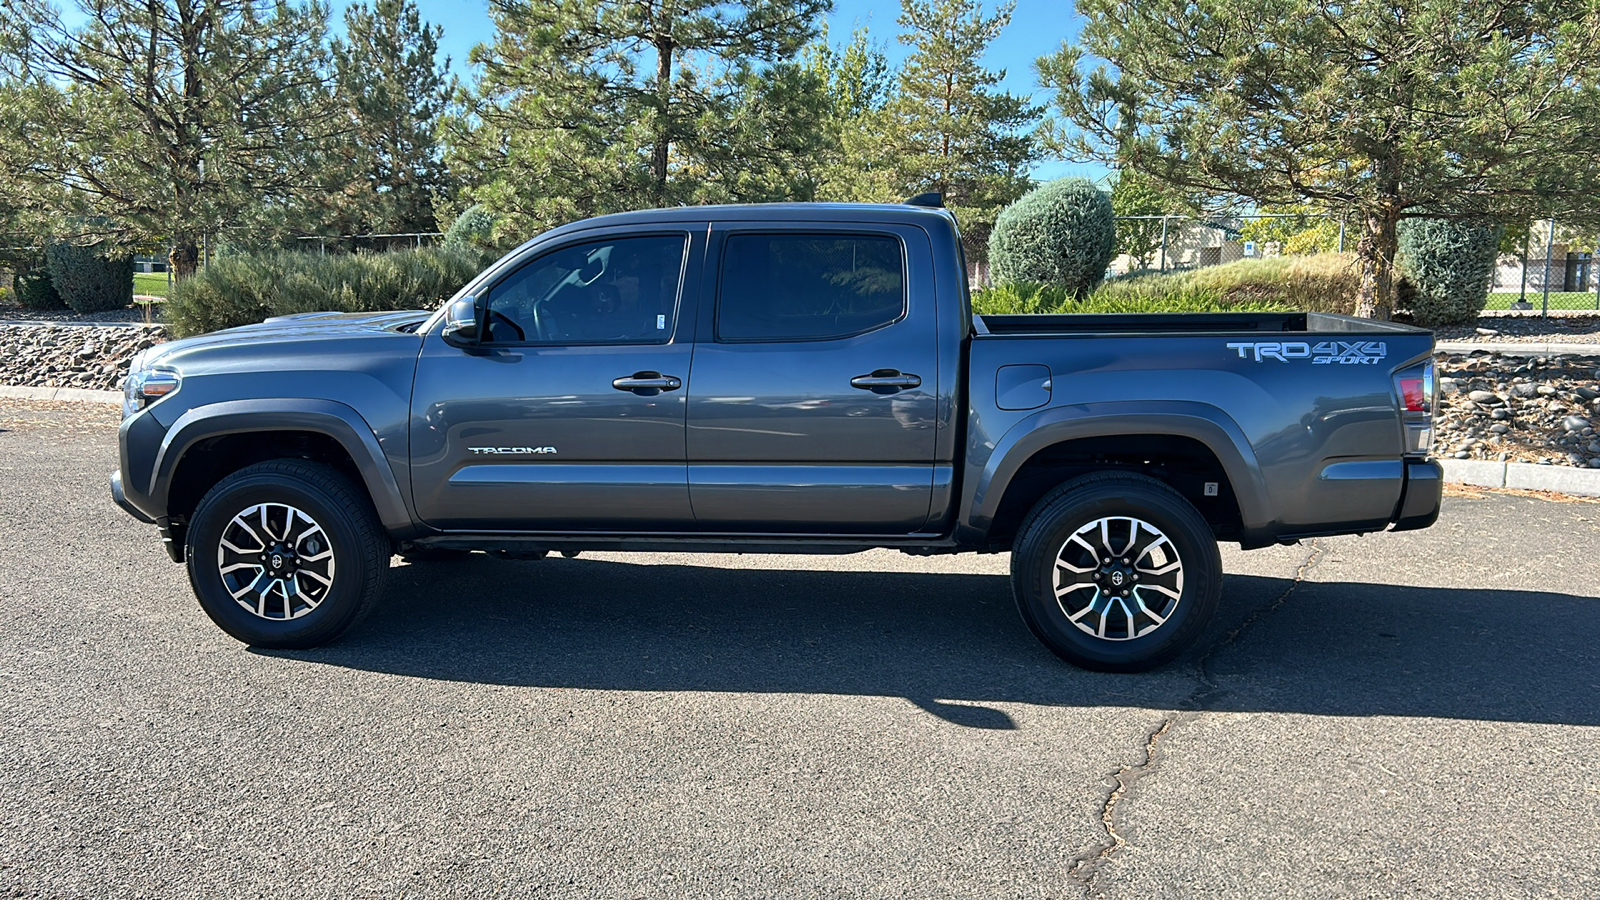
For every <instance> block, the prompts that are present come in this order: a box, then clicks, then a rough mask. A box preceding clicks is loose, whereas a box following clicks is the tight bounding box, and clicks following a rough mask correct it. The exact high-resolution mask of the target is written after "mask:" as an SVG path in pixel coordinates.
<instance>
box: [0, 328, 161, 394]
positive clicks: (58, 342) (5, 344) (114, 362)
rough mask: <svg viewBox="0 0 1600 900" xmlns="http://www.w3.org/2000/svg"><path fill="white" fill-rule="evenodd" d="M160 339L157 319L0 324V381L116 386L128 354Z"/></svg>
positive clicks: (106, 388)
mask: <svg viewBox="0 0 1600 900" xmlns="http://www.w3.org/2000/svg"><path fill="white" fill-rule="evenodd" d="M166 339H167V336H166V329H164V328H162V327H161V326H160V325H134V326H116V325H60V324H54V323H48V322H41V323H40V324H37V325H0V362H3V363H4V365H0V385H20V386H24V387H74V388H87V389H89V390H100V391H115V390H120V389H121V387H122V379H123V378H124V377H126V375H127V373H128V363H130V362H131V361H132V360H133V356H134V354H136V353H138V352H139V351H140V350H144V349H146V348H148V347H153V346H155V345H156V344H157V343H159V342H161V341H164V340H166Z"/></svg>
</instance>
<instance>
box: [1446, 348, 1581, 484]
mask: <svg viewBox="0 0 1600 900" xmlns="http://www.w3.org/2000/svg"><path fill="white" fill-rule="evenodd" d="M1597 365H1600V359H1596V358H1593V357H1572V356H1553V357H1531V358H1530V357H1522V356H1501V355H1498V354H1490V353H1481V352H1479V353H1473V354H1472V355H1470V356H1467V357H1459V356H1458V357H1444V358H1442V359H1441V361H1440V366H1439V375H1440V378H1439V414H1438V416H1437V417H1436V419H1435V433H1434V453H1435V454H1436V455H1438V456H1442V457H1445V458H1454V459H1483V460H1496V461H1510V462H1531V463H1543V464H1546V465H1568V466H1579V467H1590V468H1596V469H1600V438H1597V436H1596V434H1595V428H1594V423H1595V422H1597V421H1600V369H1597V368H1596V366H1597Z"/></svg>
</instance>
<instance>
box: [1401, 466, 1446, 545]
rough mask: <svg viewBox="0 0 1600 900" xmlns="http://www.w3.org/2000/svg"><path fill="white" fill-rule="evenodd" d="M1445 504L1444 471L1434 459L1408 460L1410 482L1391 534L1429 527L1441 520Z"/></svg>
mask: <svg viewBox="0 0 1600 900" xmlns="http://www.w3.org/2000/svg"><path fill="white" fill-rule="evenodd" d="M1443 503H1444V469H1443V467H1441V466H1440V465H1439V464H1438V463H1436V462H1434V461H1433V460H1431V459H1427V460H1406V483H1405V487H1404V488H1402V489H1401V492H1400V505H1399V506H1398V507H1397V509H1398V510H1399V513H1398V515H1397V516H1396V517H1395V520H1394V527H1393V528H1391V529H1389V530H1390V531H1412V530H1415V529H1418V528H1427V527H1428V526H1429V525H1432V524H1433V523H1434V522H1437V521H1438V520H1439V507H1440V506H1441V505H1442V504H1443Z"/></svg>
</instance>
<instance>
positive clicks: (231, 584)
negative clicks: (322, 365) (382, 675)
mask: <svg viewBox="0 0 1600 900" xmlns="http://www.w3.org/2000/svg"><path fill="white" fill-rule="evenodd" d="M252 538H254V540H252ZM224 541H226V543H224ZM258 544H259V546H257V545H258ZM280 548H281V552H273V551H274V550H279V549H280ZM185 549H186V550H187V553H186V557H187V565H188V570H189V584H190V586H192V587H193V588H194V593H195V597H197V598H198V599H199V600H200V608H201V609H203V610H205V613H206V615H208V616H210V617H211V621H213V622H215V623H217V626H218V627H219V628H221V629H222V630H223V631H226V632H227V633H228V634H230V635H233V636H234V637H235V638H238V639H239V640H241V641H243V642H245V643H246V644H251V645H253V646H257V647H271V648H278V649H295V650H299V649H305V648H309V647H316V646H320V645H322V644H325V643H327V642H329V641H331V640H333V639H335V638H337V637H338V636H339V635H341V634H343V633H344V632H345V631H346V630H348V629H349V628H350V627H351V626H352V625H354V624H355V623H356V622H358V621H360V620H361V618H362V617H363V616H365V615H366V614H367V613H368V612H369V611H370V610H371V609H372V606H373V604H374V603H376V602H377V598H378V596H379V594H380V593H381V592H382V588H383V578H384V576H385V575H386V574H387V572H388V570H389V557H390V555H391V552H390V551H391V545H390V543H389V537H388V535H387V534H386V533H384V531H383V528H382V526H381V525H380V524H379V523H378V517H377V513H376V512H375V511H374V510H373V508H372V501H371V499H370V498H369V497H368V496H367V494H366V493H365V491H363V490H361V489H359V488H357V487H356V486H355V485H353V484H351V482H350V480H349V479H348V478H345V477H344V476H343V475H341V474H339V473H338V472H336V471H334V470H333V469H332V468H329V467H328V466H325V465H322V464H321V463H315V462H309V461H306V460H300V459H279V460H272V461H269V462H264V463H257V464H256V465H253V466H248V467H246V468H244V469H240V470H239V471H237V472H235V473H233V474H232V475H229V476H228V477H226V478H224V479H222V481H220V482H218V483H217V485H216V486H215V487H213V488H212V489H211V490H210V491H208V492H207V493H206V495H205V497H204V498H202V499H201V501H200V505H199V506H198V507H196V509H195V513H194V516H193V517H192V518H191V519H190V522H189V529H188V536H187V546H186V548H185ZM236 594H237V595H238V597H237V599H236V596H235V595H236Z"/></svg>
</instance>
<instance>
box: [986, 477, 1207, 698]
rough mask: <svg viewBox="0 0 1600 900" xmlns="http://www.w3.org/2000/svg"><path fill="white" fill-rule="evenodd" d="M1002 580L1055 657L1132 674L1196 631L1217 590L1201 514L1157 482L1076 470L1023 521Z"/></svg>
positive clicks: (1169, 654)
mask: <svg viewBox="0 0 1600 900" xmlns="http://www.w3.org/2000/svg"><path fill="white" fill-rule="evenodd" d="M1011 586H1012V592H1013V594H1014V595H1015V597H1016V600H1017V608H1018V610H1019V611H1020V612H1021V613H1022V618H1023V621H1025V622H1026V623H1027V625H1028V628H1029V629H1030V630H1031V631H1032V632H1033V633H1034V635H1035V636H1037V637H1038V638H1039V640H1040V641H1042V642H1043V643H1044V645H1045V646H1046V647H1049V648H1050V650H1051V651H1053V652H1054V653H1055V654H1056V655H1057V656H1060V657H1061V658H1062V659H1065V660H1066V661H1068V662H1070V663H1072V664H1074V665H1077V666H1081V667H1083V668H1085V669H1095V670H1098V671H1103V672H1140V671H1144V670H1146V669H1152V668H1155V667H1156V666H1159V665H1161V664H1162V663H1165V662H1167V661H1168V660H1170V659H1172V658H1173V657H1175V656H1177V655H1178V654H1179V653H1181V652H1182V651H1183V650H1184V649H1185V648H1186V647H1188V646H1189V645H1190V644H1192V643H1193V642H1194V640H1195V639H1196V638H1197V637H1199V635H1200V631H1201V630H1202V629H1203V628H1204V627H1205V624H1206V622H1207V621H1209V620H1210V618H1211V615H1212V613H1213V612H1214V611H1215V610H1216V606H1217V602H1218V599H1219V598H1220V597H1221V593H1222V557H1221V554H1220V553H1218V551H1217V544H1216V540H1215V538H1214V537H1213V535H1212V533H1211V529H1210V527H1209V526H1207V525H1206V522H1205V519H1203V518H1201V516H1200V514H1199V513H1198V512H1196V511H1195V508H1194V507H1193V506H1192V505H1190V503H1189V502H1188V501H1187V500H1185V499H1184V498H1183V497H1182V496H1181V495H1180V494H1178V493H1177V492H1176V491H1174V490H1173V489H1172V488H1170V487H1168V486H1167V485H1165V484H1162V483H1161V482H1159V481H1156V480H1155V479H1153V478H1147V477H1145V476H1143V475H1133V474H1122V473H1101V474H1094V475H1085V476H1083V477H1081V478H1076V479H1073V480H1072V481H1069V482H1067V483H1066V484H1064V485H1062V486H1061V487H1059V488H1057V489H1056V490H1054V491H1052V492H1051V493H1050V494H1048V495H1047V496H1046V497H1045V498H1044V499H1043V500H1041V501H1039V504H1038V505H1037V506H1035V507H1034V509H1033V511H1032V512H1031V513H1029V514H1028V517H1027V519H1025V520H1024V521H1023V524H1022V528H1021V529H1020V530H1019V531H1018V534H1017V542H1016V546H1015V548H1014V549H1013V551H1012V554H1011Z"/></svg>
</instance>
